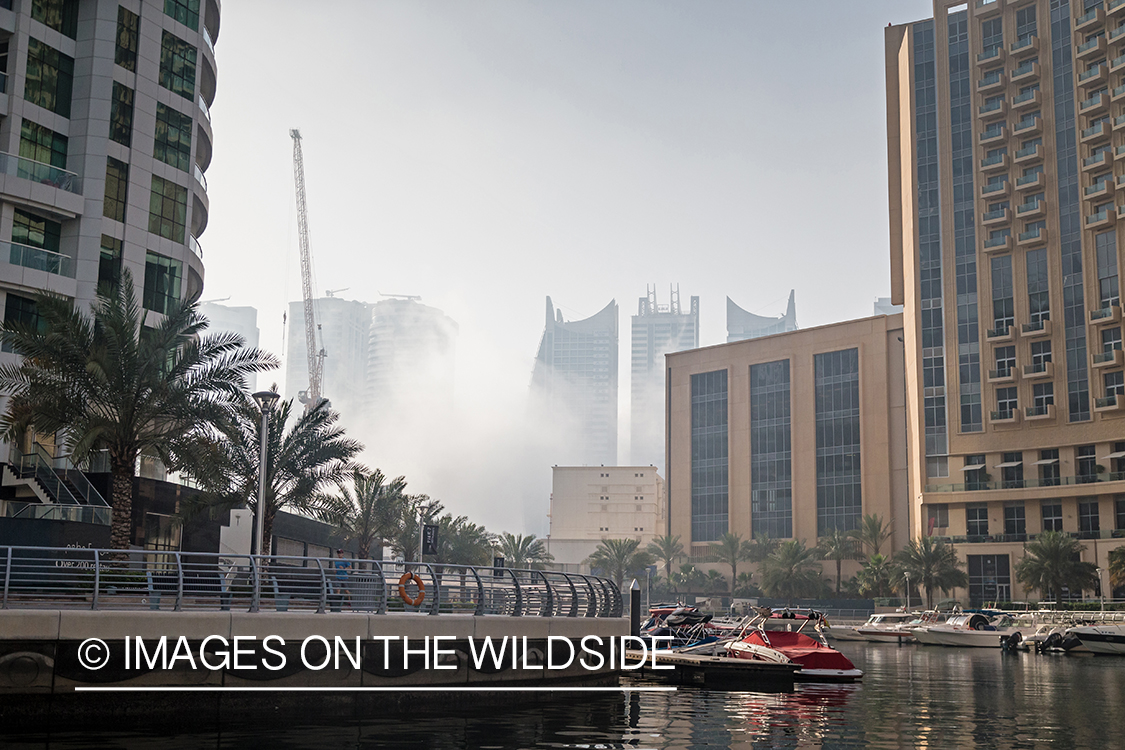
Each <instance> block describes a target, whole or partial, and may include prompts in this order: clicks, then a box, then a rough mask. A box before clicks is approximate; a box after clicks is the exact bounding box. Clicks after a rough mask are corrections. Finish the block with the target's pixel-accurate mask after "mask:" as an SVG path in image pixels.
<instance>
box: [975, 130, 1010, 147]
mask: <svg viewBox="0 0 1125 750" xmlns="http://www.w3.org/2000/svg"><path fill="white" fill-rule="evenodd" d="M1007 138H1008V129H1007V128H1006V127H1004V126H1003V125H993V126H992V127H991V128H989V129H988V130H985V131H984V132H983V133H981V134H980V142H981V143H982V144H986V143H995V142H996V141H1003V140H1006V139H1007Z"/></svg>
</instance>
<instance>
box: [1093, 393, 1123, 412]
mask: <svg viewBox="0 0 1125 750" xmlns="http://www.w3.org/2000/svg"><path fill="white" fill-rule="evenodd" d="M1123 403H1125V398H1121V397H1120V396H1118V395H1117V394H1116V393H1111V394H1110V395H1108V396H1106V397H1105V398H1096V399H1094V411H1096V412H1098V413H1099V414H1104V413H1106V412H1115V411H1120V410H1121V406H1122V404H1123Z"/></svg>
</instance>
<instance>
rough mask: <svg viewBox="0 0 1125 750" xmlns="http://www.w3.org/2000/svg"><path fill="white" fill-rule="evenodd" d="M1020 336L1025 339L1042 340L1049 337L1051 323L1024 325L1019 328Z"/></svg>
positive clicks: (1042, 322)
mask: <svg viewBox="0 0 1125 750" xmlns="http://www.w3.org/2000/svg"><path fill="white" fill-rule="evenodd" d="M1020 335H1021V336H1023V338H1025V339H1042V338H1048V337H1049V336H1050V335H1051V321H1050V320H1049V319H1044V320H1040V321H1038V322H1036V323H1024V324H1023V325H1022V326H1020Z"/></svg>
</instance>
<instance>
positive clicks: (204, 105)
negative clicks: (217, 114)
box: [197, 96, 211, 124]
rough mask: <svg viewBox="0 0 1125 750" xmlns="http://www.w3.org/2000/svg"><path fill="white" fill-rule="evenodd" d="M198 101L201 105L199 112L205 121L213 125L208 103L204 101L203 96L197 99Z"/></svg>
mask: <svg viewBox="0 0 1125 750" xmlns="http://www.w3.org/2000/svg"><path fill="white" fill-rule="evenodd" d="M197 101H198V104H199V111H200V112H202V113H203V119H205V120H206V121H207V124H211V109H210V107H208V106H207V102H205V101H204V100H203V97H202V96H200V97H197Z"/></svg>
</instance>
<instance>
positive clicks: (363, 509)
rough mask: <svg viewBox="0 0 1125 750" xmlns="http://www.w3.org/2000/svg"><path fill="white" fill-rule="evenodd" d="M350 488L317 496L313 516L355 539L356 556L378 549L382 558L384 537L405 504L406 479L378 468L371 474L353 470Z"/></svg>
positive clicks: (396, 523)
mask: <svg viewBox="0 0 1125 750" xmlns="http://www.w3.org/2000/svg"><path fill="white" fill-rule="evenodd" d="M351 478H352V488H353V491H351V492H349V491H348V488H347V487H342V488H341V489H340V494H339V495H326V496H321V497H319V498H317V500H316V505H315V508H314V515H315V516H316V517H317V518H319V519H320V520H322V521H325V522H326V523H330V524H332V525H333V526H336V527H337V528H338V529H339V530H340V532H341V535H342V536H343V537H344V539H346V540H347V541H349V542H355V543H356V545H357V546H358V549H359V558H360V559H361V560H367V559H370V557H371V550H372V549H373V548H377V549H378V550H379V552H380V557H382V549H383V540H384V539H386V538H387V537H389V536H391V535H392V534H393V533H394V531H395V530H396V529H397V528H398V526H399V524H400V523H401V520H402V513H403V510H404V508H405V506H406V494H405V490H406V478H405V477H397V478H395V479H392V480H389V481H388V479H387V477H386V475H385V474H383V472H382V471H380V470H379V469H375V471H373V472H371V473H367V472H365V471H364V470H363V469H362V468H358V467H357V468H355V469H353V470H352V477H351Z"/></svg>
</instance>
